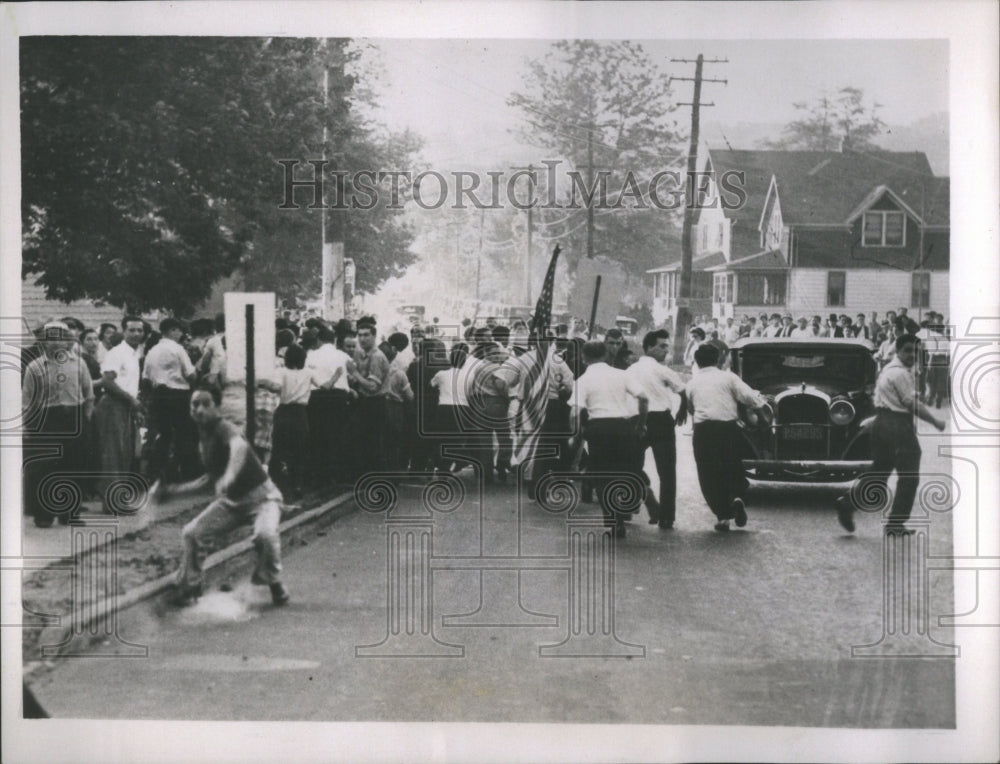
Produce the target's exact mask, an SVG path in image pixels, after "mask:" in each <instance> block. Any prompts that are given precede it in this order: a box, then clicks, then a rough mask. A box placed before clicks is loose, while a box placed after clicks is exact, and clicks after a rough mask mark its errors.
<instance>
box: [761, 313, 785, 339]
mask: <svg viewBox="0 0 1000 764" xmlns="http://www.w3.org/2000/svg"><path fill="white" fill-rule="evenodd" d="M761 336H762V337H768V338H771V337H780V336H781V316H780V315H778V314H777V313H772V314H771V318H770V323H769V324H768V325H767V327H766V328H765V329H764V331H763V332H761Z"/></svg>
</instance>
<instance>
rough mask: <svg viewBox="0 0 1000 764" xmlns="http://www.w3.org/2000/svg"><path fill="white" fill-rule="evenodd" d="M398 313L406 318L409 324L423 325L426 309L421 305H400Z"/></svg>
mask: <svg viewBox="0 0 1000 764" xmlns="http://www.w3.org/2000/svg"><path fill="white" fill-rule="evenodd" d="M398 310H399V313H400V315H402V316H406V318H407V319H408V320H409V322H410V323H411V324H419V323H423V320H424V315H425V314H426V312H427V309H426V308H425V307H424V306H423V305H401V306H400V307H399V309H398Z"/></svg>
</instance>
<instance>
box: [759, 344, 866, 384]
mask: <svg viewBox="0 0 1000 764" xmlns="http://www.w3.org/2000/svg"><path fill="white" fill-rule="evenodd" d="M740 365H741V374H740V376H741V377H742V378H743V381H745V382H746V383H747V384H748V385H750V386H751V387H760V386H762V385H766V384H768V383H774V382H780V381H783V380H788V379H794V381H796V382H832V381H834V380H836V381H838V382H840V383H842V384H844V385H846V386H857V387H861V386H863V385H864V384H866V383H867V382H869V381H871V380H870V378H869V373H868V372H869V369H870V367H871V360H870V359H869V358H868V356H867V354H866V353H864V352H854V353H845V352H843V351H839V352H838V351H832V350H828V349H826V348H806V349H801V350H786V349H784V348H780V349H769V350H753V351H749V350H744V351H743V354H742V357H741V359H740Z"/></svg>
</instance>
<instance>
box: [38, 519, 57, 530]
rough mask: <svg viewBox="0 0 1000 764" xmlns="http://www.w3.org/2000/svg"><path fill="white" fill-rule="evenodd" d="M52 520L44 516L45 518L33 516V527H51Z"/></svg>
mask: <svg viewBox="0 0 1000 764" xmlns="http://www.w3.org/2000/svg"><path fill="white" fill-rule="evenodd" d="M53 522H55V521H54V520H52V518H46V519H45V520H42V519H41V518H38V517H36V518H35V527H36V528H51V527H52V524H53Z"/></svg>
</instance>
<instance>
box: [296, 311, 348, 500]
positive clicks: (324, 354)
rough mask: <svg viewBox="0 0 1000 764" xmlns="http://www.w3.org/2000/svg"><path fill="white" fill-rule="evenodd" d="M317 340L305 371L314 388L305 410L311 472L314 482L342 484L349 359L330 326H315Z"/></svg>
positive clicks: (346, 471) (310, 352) (343, 477)
mask: <svg viewBox="0 0 1000 764" xmlns="http://www.w3.org/2000/svg"><path fill="white" fill-rule="evenodd" d="M317 339H318V340H319V343H320V344H319V347H316V348H313V349H312V350H310V351H309V353H308V354H307V355H306V369H308V370H309V371H310V372H311V373H312V375H313V381H314V383H315V385H316V387H315V388H314V389H313V391H312V392H311V393H310V394H309V404H308V406H307V407H306V412H307V417H308V420H309V450H310V454H311V472H312V474H313V479H314V480H316V481H317V482H331V481H336V482H345V481H346V479H347V477H348V474H347V473H348V470H347V466H346V464H344V461H345V460H344V459H343V458H341V456H342V454H344V453H346V450H345V449H346V445H345V443H344V441H345V439H346V436H347V419H348V405H349V399H350V397H351V393H350V387H349V385H348V382H347V364H348V361H350V360H351V357H350V356H349V355H348V354H347V353H346V352H344V351H343V350H341V349H339V348H338V347H337V346H336V344H335V343H336V341H337V336H336V335H335V334H334V332H333V330H332V329H331V328H330V327H328V326H325V325H324V326H321V327H319V331H318V334H317ZM345 339H346V338H345ZM352 339H353V337H352Z"/></svg>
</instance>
